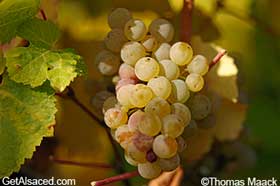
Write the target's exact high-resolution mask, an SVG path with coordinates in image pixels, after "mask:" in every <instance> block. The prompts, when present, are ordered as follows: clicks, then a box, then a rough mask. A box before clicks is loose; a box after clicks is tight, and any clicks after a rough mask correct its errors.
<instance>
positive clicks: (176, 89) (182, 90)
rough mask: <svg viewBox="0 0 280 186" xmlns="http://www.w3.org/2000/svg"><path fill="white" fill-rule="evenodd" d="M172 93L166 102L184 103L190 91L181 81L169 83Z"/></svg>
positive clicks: (176, 80)
mask: <svg viewBox="0 0 280 186" xmlns="http://www.w3.org/2000/svg"><path fill="white" fill-rule="evenodd" d="M171 85H172V91H171V94H170V97H169V98H168V101H169V102H171V103H174V102H180V103H185V102H186V101H187V100H188V99H189V97H190V91H189V89H188V87H187V85H186V83H185V82H184V81H183V80H181V79H175V80H172V81H171Z"/></svg>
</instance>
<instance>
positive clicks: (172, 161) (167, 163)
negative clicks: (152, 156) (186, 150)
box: [158, 154, 180, 171]
mask: <svg viewBox="0 0 280 186" xmlns="http://www.w3.org/2000/svg"><path fill="white" fill-rule="evenodd" d="M158 164H159V166H160V168H161V169H162V170H163V171H172V170H174V169H176V168H177V167H178V166H179V165H180V157H179V155H178V154H176V155H175V156H173V157H171V158H168V159H163V158H160V159H159V160H158Z"/></svg>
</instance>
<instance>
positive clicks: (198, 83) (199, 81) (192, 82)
mask: <svg viewBox="0 0 280 186" xmlns="http://www.w3.org/2000/svg"><path fill="white" fill-rule="evenodd" d="M186 84H187V86H188V88H189V90H190V91H192V92H198V91H200V90H201V89H202V88H203V86H204V79H203V77H202V76H201V75H199V74H194V73H192V74H189V75H188V76H187V78H186Z"/></svg>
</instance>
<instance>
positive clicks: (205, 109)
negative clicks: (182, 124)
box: [188, 94, 212, 120]
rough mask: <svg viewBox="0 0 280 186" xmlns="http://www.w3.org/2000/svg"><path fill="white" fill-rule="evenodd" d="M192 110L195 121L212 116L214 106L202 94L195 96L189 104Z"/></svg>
mask: <svg viewBox="0 0 280 186" xmlns="http://www.w3.org/2000/svg"><path fill="white" fill-rule="evenodd" d="M188 104H189V106H190V109H191V113H192V117H193V119H195V120H201V119H204V118H205V117H206V116H208V114H210V112H211V109H212V105H211V101H210V99H209V98H208V97H207V96H205V95H202V94H198V95H195V96H194V97H192V98H191V100H190V102H189V103H188Z"/></svg>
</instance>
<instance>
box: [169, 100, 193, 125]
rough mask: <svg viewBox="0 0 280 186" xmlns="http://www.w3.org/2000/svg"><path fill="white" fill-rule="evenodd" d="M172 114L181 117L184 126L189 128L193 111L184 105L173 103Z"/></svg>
mask: <svg viewBox="0 0 280 186" xmlns="http://www.w3.org/2000/svg"><path fill="white" fill-rule="evenodd" d="M171 113H172V114H176V115H177V116H179V117H180V118H181V120H182V122H183V124H184V126H187V125H188V124H189V123H190V121H191V111H190V109H189V108H188V107H187V106H186V105H184V104H182V103H173V104H172V105H171Z"/></svg>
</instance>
